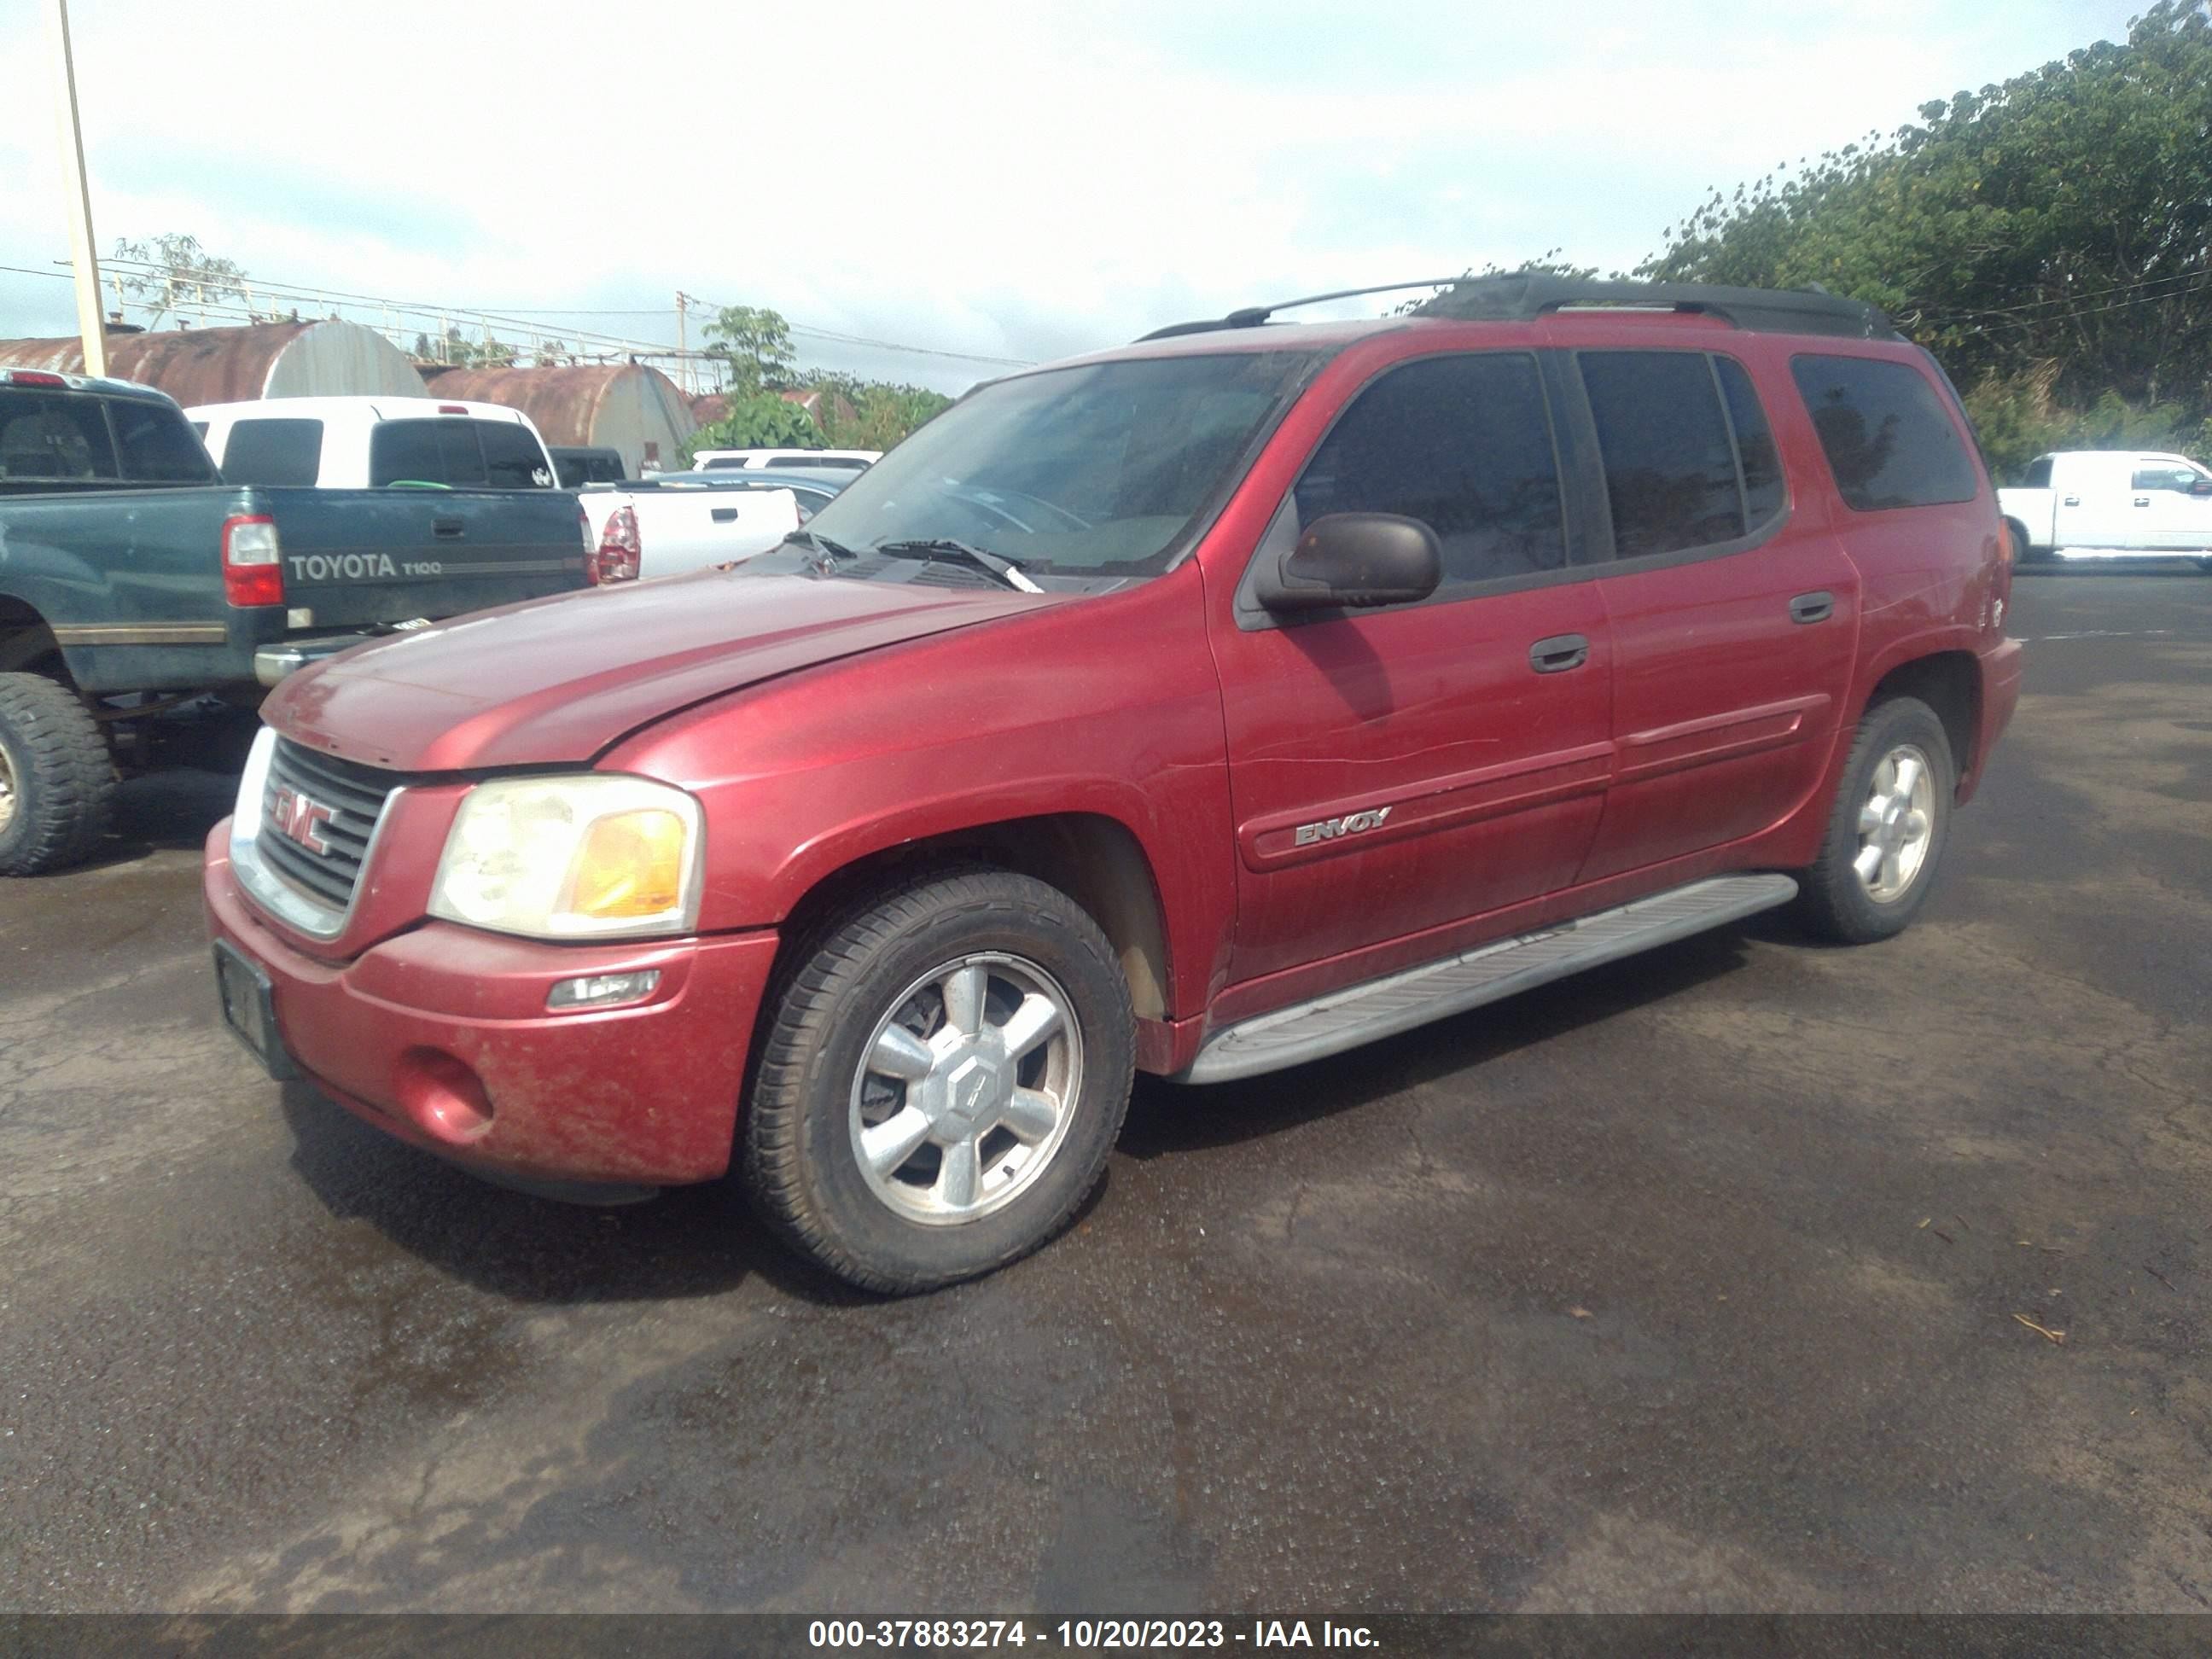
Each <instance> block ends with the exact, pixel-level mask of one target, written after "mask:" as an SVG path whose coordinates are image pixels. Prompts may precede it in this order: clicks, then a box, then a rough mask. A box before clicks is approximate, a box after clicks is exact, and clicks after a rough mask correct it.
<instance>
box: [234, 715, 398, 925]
mask: <svg viewBox="0 0 2212 1659" xmlns="http://www.w3.org/2000/svg"><path fill="white" fill-rule="evenodd" d="M406 781H407V779H406V778H405V777H404V776H403V775H401V774H399V773H397V772H386V771H384V770H383V769H380V768H378V767H374V766H363V765H361V764H360V763H357V762H355V761H349V760H340V759H339V758H338V757H337V756H335V755H318V754H316V753H315V752H314V751H313V750H309V749H303V748H301V746H300V745H299V744H295V743H294V742H293V741H292V740H291V739H290V738H278V739H277V740H276V749H275V750H274V752H273V753H272V754H271V755H270V758H269V780H268V782H267V783H266V784H265V785H264V787H263V790H262V795H261V822H262V828H261V834H260V836H259V837H258V842H257V850H258V852H259V854H261V857H262V860H263V861H264V863H265V864H267V865H268V866H269V868H270V870H272V871H273V872H276V874H277V875H280V876H282V877H283V878H284V879H285V880H286V881H288V882H289V883H291V884H292V885H293V886H295V887H296V888H298V889H299V890H301V891H302V892H303V893H305V894H307V896H309V897H310V898H312V899H313V900H314V901H315V902H317V903H319V904H325V905H328V906H329V907H330V908H331V909H333V910H343V909H344V908H346V906H347V905H349V903H351V902H353V890H354V886H355V884H356V883H357V882H358V881H359V880H360V879H361V866H362V860H363V859H364V858H365V857H366V856H367V855H368V838H369V836H371V835H372V834H373V833H374V831H375V829H376V821H377V819H378V818H379V817H382V816H383V813H384V804H385V802H386V800H387V799H390V798H391V795H392V791H393V790H395V789H397V788H398V787H399V786H400V785H401V784H403V783H404V782H406ZM287 789H289V790H290V791H292V793H294V794H295V795H300V796H304V797H305V798H306V799H308V800H311V801H313V802H316V803H317V804H319V805H323V806H327V807H329V808H330V809H331V816H330V817H329V818H328V819H327V820H324V821H319V822H318V823H316V824H315V825H314V833H315V835H316V836H317V838H318V839H319V840H320V841H321V842H323V843H324V846H325V851H323V852H320V853H318V852H315V851H314V850H313V848H308V847H306V846H304V845H302V844H301V842H297V841H295V840H294V839H293V838H292V837H291V836H289V835H287V834H285V833H284V829H283V823H282V815H281V814H279V812H278V811H277V810H276V801H277V797H278V796H279V795H280V794H281V793H283V791H285V790H287Z"/></svg>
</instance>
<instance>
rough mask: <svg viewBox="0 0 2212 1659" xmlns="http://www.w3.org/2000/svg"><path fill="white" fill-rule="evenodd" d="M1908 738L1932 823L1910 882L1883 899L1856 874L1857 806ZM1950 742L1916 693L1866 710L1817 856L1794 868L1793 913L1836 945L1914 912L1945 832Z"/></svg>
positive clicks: (1901, 924)
mask: <svg viewBox="0 0 2212 1659" xmlns="http://www.w3.org/2000/svg"><path fill="white" fill-rule="evenodd" d="M1905 744H1910V745H1911V746H1912V747H1913V748H1916V749H1917V750H1920V752H1921V753H1922V754H1923V755H1924V756H1925V757H1927V760H1928V766H1929V782H1930V783H1931V785H1932V786H1933V787H1932V791H1931V793H1932V797H1933V799H1932V803H1931V807H1930V811H1929V817H1930V818H1931V820H1932V829H1931V831H1930V837H1929V843H1928V849H1927V853H1926V855H1925V856H1924V857H1923V860H1921V864H1920V867H1919V870H1918V872H1917V874H1915V875H1914V877H1913V878H1912V879H1911V884H1910V885H1908V886H1907V887H1905V890H1903V891H1902V892H1900V893H1899V894H1898V895H1897V896H1895V897H1893V898H1891V899H1888V900H1887V901H1881V900H1877V899H1875V896H1873V894H1872V893H1871V892H1870V891H1869V890H1868V887H1867V884H1865V883H1864V882H1863V881H1862V880H1860V878H1859V875H1858V872H1857V870H1856V869H1855V868H1854V867H1853V861H1854V860H1856V859H1857V857H1858V856H1859V854H1860V850H1861V838H1860V834H1859V827H1858V819H1859V811H1860V809H1861V808H1862V807H1863V805H1865V804H1866V800H1867V797H1868V796H1869V793H1871V792H1872V790H1873V788H1874V782H1875V770H1876V769H1878V768H1879V767H1880V766H1881V763H1882V762H1883V760H1884V758H1885V757H1887V756H1888V755H1889V754H1890V753H1891V752H1892V751H1893V750H1896V749H1898V748H1899V746H1901V745H1905ZM1958 781H1959V773H1958V765H1957V763H1956V762H1955V761H1954V759H1953V758H1952V756H1951V740H1950V738H1949V737H1948V735H1947V734H1946V733H1945V732H1944V730H1943V722H1942V720H1939V719H1937V718H1936V711H1935V710H1934V709H1932V708H1929V706H1928V705H1927V704H1926V703H1924V702H1921V701H1920V700H1919V699H1918V698H1917V697H1891V698H1888V699H1887V700H1885V701H1883V702H1878V703H1875V705H1873V706H1872V707H1871V708H1869V709H1868V710H1867V712H1866V715H1865V718H1864V719H1863V720H1860V721H1859V729H1858V734H1857V737H1856V738H1853V739H1852V742H1851V751H1850V757H1849V758H1848V759H1847V760H1846V761H1845V762H1844V775H1843V781H1842V783H1841V784H1840V785H1838V787H1837V790H1836V799H1835V803H1834V805H1833V806H1832V809H1831V810H1830V812H1829V816H1828V833H1827V835H1826V836H1825V837H1824V838H1823V839H1822V841H1821V843H1820V857H1819V858H1818V859H1817V860H1814V862H1813V863H1812V864H1811V865H1810V866H1808V867H1807V868H1805V869H1803V870H1800V871H1798V872H1796V876H1797V883H1798V895H1797V904H1796V915H1797V919H1798V921H1800V922H1801V923H1802V925H1803V926H1804V927H1805V928H1806V929H1807V931H1808V932H1809V933H1813V934H1814V935H1815V936H1816V937H1818V938H1820V939H1830V940H1833V941H1834V942H1835V943H1837V944H1839V945H1869V944H1871V943H1873V942H1874V941H1875V940H1876V939H1889V938H1892V937H1893V936H1895V935H1896V934H1898V933H1903V932H1904V931H1905V928H1906V927H1909V926H1910V925H1911V921H1912V919H1913V918H1914V917H1915V916H1917V915H1919V914H1920V908H1921V906H1923V904H1925V903H1926V902H1928V894H1929V890H1930V889H1931V888H1933V886H1934V885H1935V878H1936V869H1937V867H1938V866H1940V865H1941V864H1942V860H1943V849H1944V848H1945V846H1946V845H1947V844H1948V842H1949V840H1950V836H1951V805H1952V797H1953V796H1954V794H1955V793H1956V792H1957V788H1958Z"/></svg>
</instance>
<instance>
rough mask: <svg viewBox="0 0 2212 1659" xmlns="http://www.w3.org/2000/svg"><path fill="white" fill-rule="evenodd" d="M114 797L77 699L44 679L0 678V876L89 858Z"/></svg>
mask: <svg viewBox="0 0 2212 1659" xmlns="http://www.w3.org/2000/svg"><path fill="white" fill-rule="evenodd" d="M114 796H115V763H114V761H113V759H112V757H110V756H109V754H108V751H107V741H106V738H104V737H102V736H101V734H100V725H99V722H97V721H96V720H94V719H93V717H92V715H91V713H90V712H89V711H88V709H87V708H85V706H84V705H83V703H82V702H79V701H78V700H77V698H76V694H75V693H74V692H72V691H70V689H69V688H68V687H67V686H65V685H61V684H57V683H56V682H54V681H52V680H50V679H47V678H45V677H44V676H43V675H39V674H0V876H35V875H40V874H42V873H43V872H46V871H49V870H60V869H64V868H66V867H67V866H70V865H72V864H76V863H78V862H80V861H81V860H83V859H85V858H87V857H88V856H89V855H90V854H91V853H92V851H93V849H94V848H95V847H97V846H99V844H100V841H101V839H102V838H103V837H104V836H106V834H107V823H108V817H109V815H110V812H111V810H112V806H113V803H114Z"/></svg>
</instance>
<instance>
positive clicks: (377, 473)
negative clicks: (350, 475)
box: [368, 421, 447, 488]
mask: <svg viewBox="0 0 2212 1659" xmlns="http://www.w3.org/2000/svg"><path fill="white" fill-rule="evenodd" d="M436 428H437V422H435V421H381V422H378V423H377V425H376V426H375V427H374V428H371V430H370V432H369V435H368V481H369V483H372V484H374V485H376V486H378V487H379V488H381V487H382V486H384V485H386V484H388V483H398V482H399V481H400V480H402V479H409V480H412V481H413V482H416V483H445V482H446V481H447V480H446V470H445V463H444V462H443V461H442V460H441V459H439V454H438V434H437V431H436Z"/></svg>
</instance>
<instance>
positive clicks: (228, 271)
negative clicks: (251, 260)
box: [110, 231, 252, 328]
mask: <svg viewBox="0 0 2212 1659" xmlns="http://www.w3.org/2000/svg"><path fill="white" fill-rule="evenodd" d="M110 257H111V258H113V259H115V260H117V261H118V262H128V263H129V264H131V265H133V266H135V267H137V269H136V270H134V271H132V272H131V273H130V274H128V275H126V274H125V273H124V272H123V271H121V270H118V271H117V272H116V280H117V282H118V283H119V284H120V286H121V287H122V289H123V291H124V292H125V294H127V295H130V296H131V298H132V299H133V300H134V301H137V303H138V304H139V305H141V306H143V307H145V309H146V311H147V312H148V313H149V315H148V317H147V319H146V324H147V326H148V327H149V328H150V327H152V326H153V325H155V324H156V323H158V322H160V321H161V319H162V318H163V317H164V316H166V315H167V313H169V312H171V311H173V310H174V309H176V308H177V307H179V306H180V305H208V304H219V303H221V302H222V301H224V300H226V299H234V300H238V301H242V302H246V303H248V304H250V303H251V301H252V294H251V293H250V292H249V291H248V290H247V289H246V271H245V269H244V268H243V267H242V266H240V264H238V262H237V261H236V260H234V259H220V258H216V256H215V255H214V254H212V253H210V252H208V251H207V250H206V249H205V248H204V247H202V246H200V239H199V238H198V237H197V236H189V235H186V234H184V233H183V232H181V231H171V232H169V233H168V234H166V235H161V236H151V237H149V238H147V239H146V240H144V241H138V242H134V241H131V240H129V239H127V238H118V240H117V241H116V244H115V252H113V253H112V255H111V256H110Z"/></svg>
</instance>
